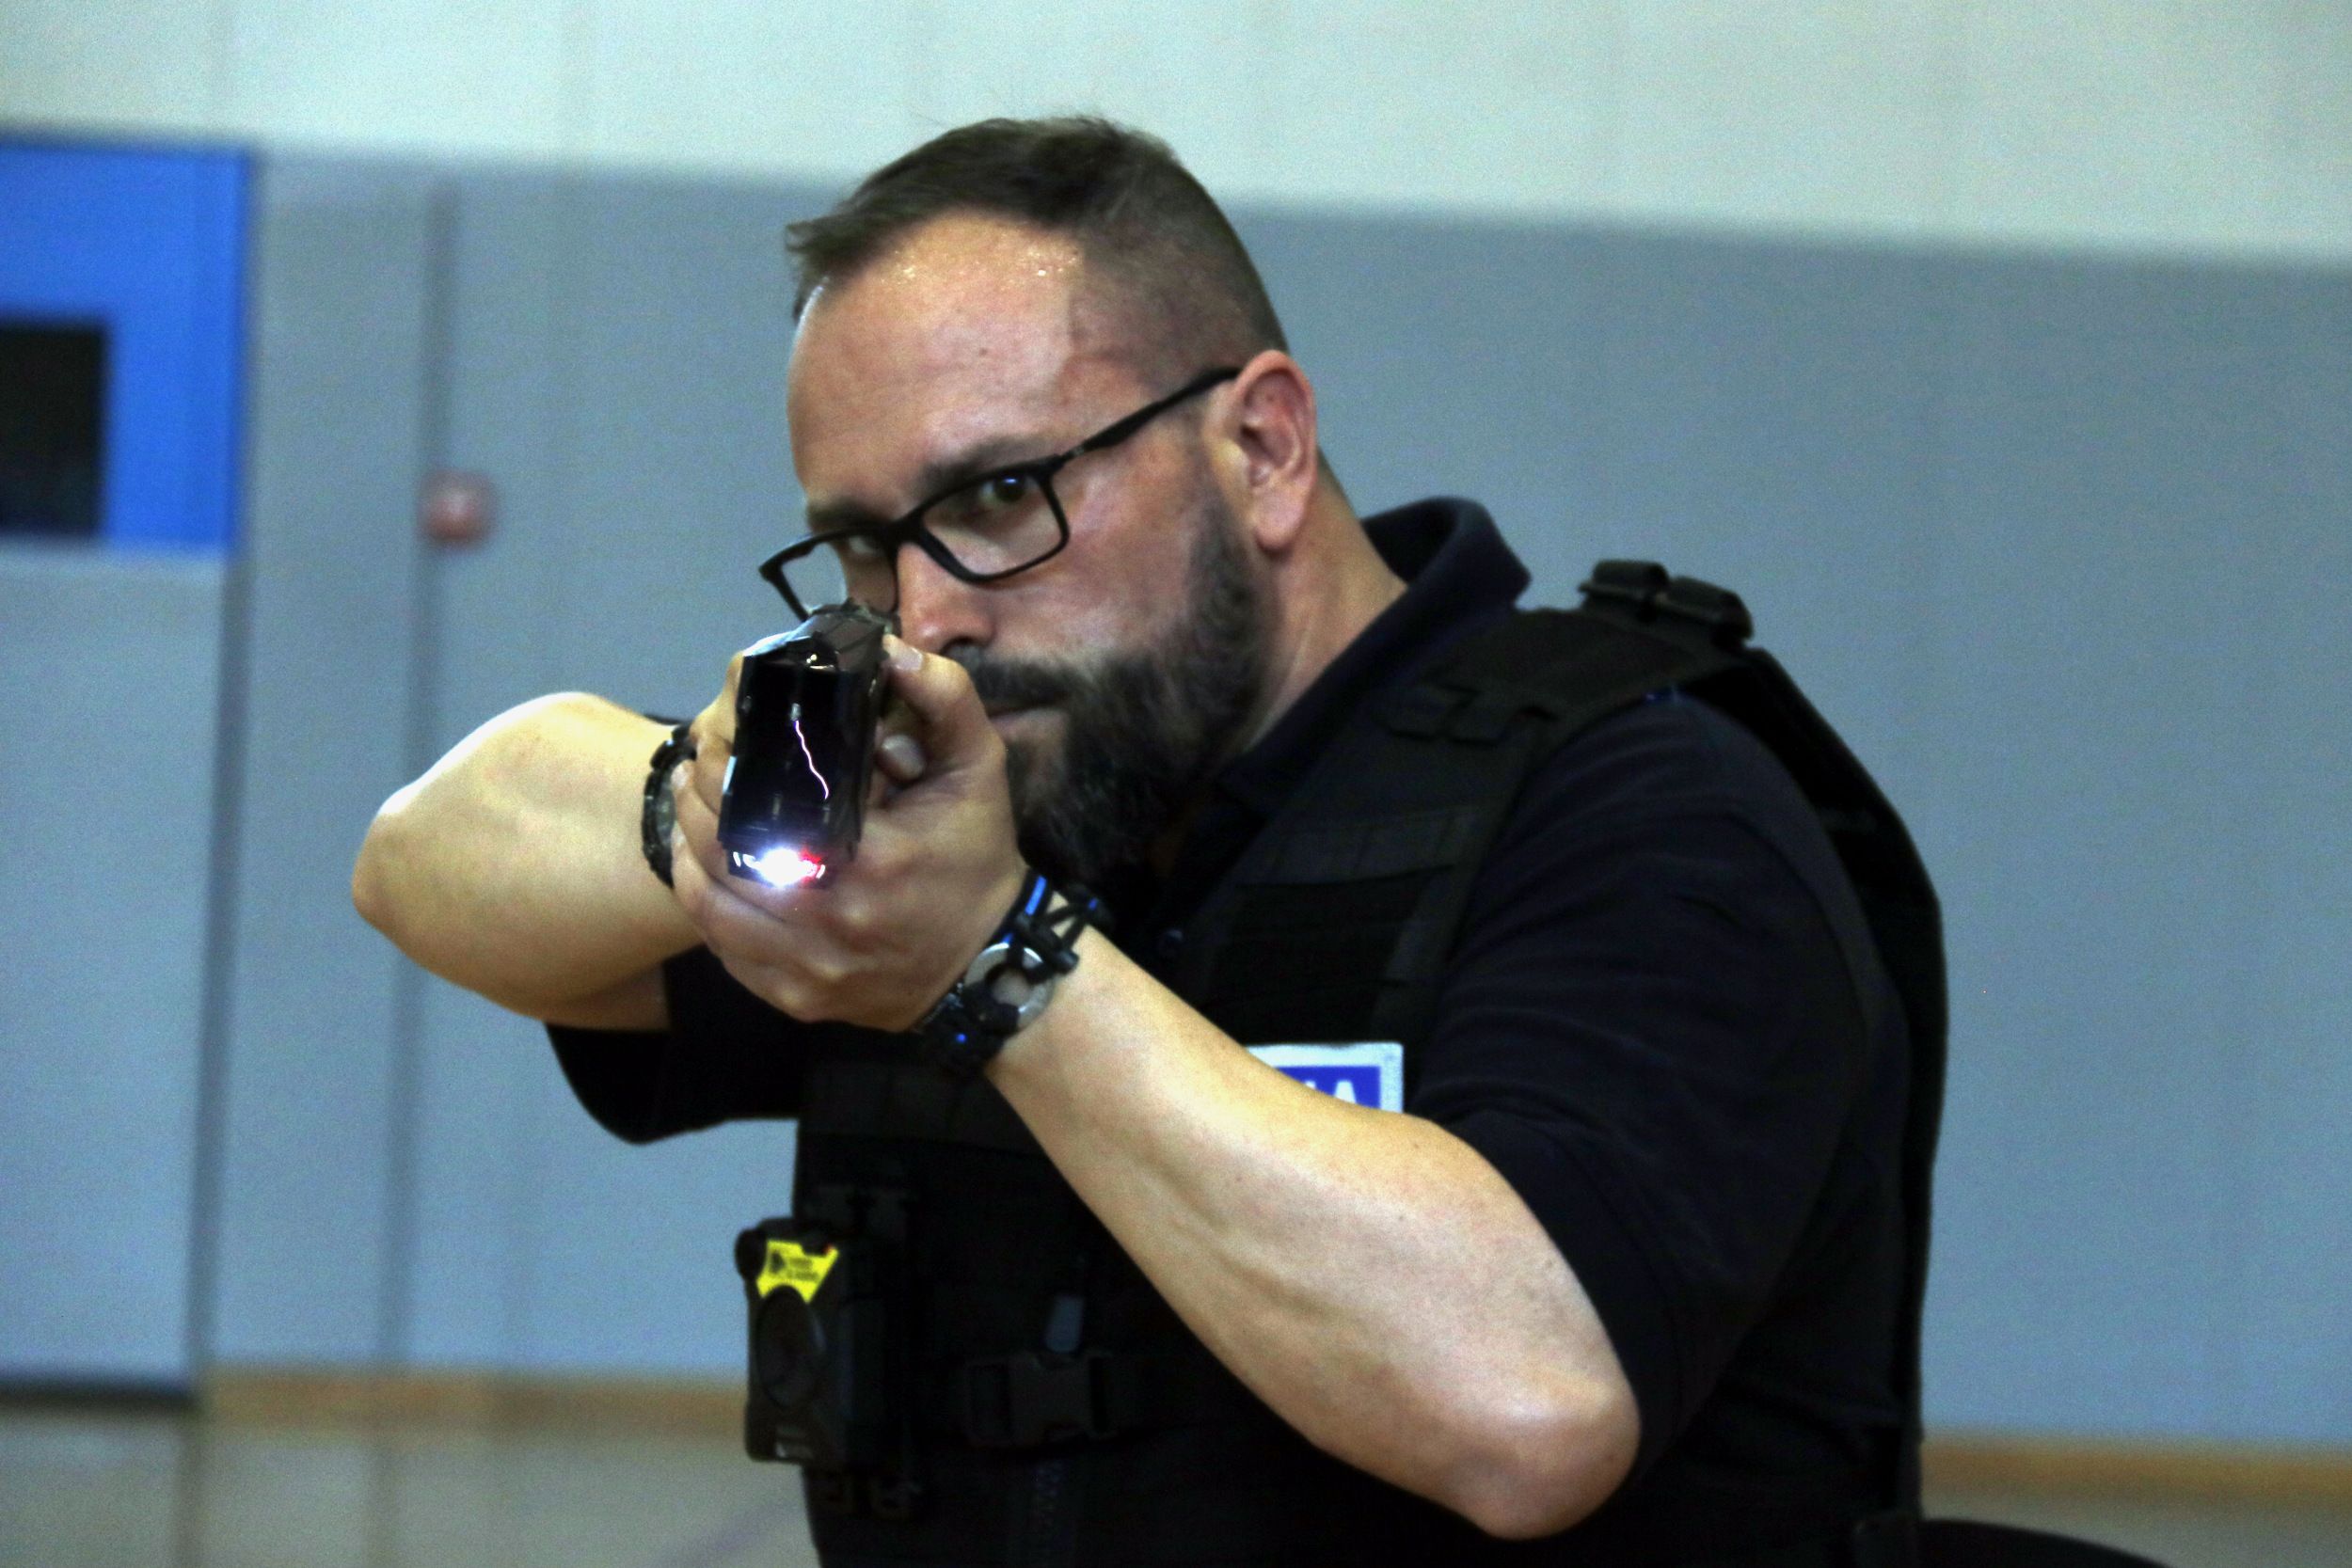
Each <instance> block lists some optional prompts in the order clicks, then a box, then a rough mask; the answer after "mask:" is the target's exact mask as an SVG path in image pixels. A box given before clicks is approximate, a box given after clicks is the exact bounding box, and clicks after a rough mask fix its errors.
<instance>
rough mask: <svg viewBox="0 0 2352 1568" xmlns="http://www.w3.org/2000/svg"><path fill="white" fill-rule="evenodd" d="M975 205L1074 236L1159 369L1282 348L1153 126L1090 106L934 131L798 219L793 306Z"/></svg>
mask: <svg viewBox="0 0 2352 1568" xmlns="http://www.w3.org/2000/svg"><path fill="white" fill-rule="evenodd" d="M951 213H977V214H987V215H993V216H997V217H1004V218H1009V219H1012V220H1014V221H1016V222H1019V223H1025V224H1027V225H1029V226H1031V227H1033V228H1037V229H1041V230H1046V231H1048V232H1051V233H1056V234H1064V235H1068V236H1069V237H1070V238H1072V239H1073V240H1075V241H1076V242H1077V243H1078V245H1079V248H1080V250H1081V252H1082V253H1083V254H1084V256H1085V258H1086V261H1087V263H1088V267H1089V271H1090V272H1095V273H1098V274H1099V275H1100V276H1101V277H1104V279H1105V280H1107V281H1108V282H1109V283H1110V284H1111V285H1112V287H1113V288H1114V289H1115V290H1116V291H1118V293H1119V295H1120V304H1121V305H1123V306H1124V307H1126V308H1127V309H1129V310H1130V311H1132V312H1134V313H1135V315H1136V318H1137V322H1136V325H1138V327H1139V328H1140V329H1141V331H1142V333H1143V334H1144V335H1145V339H1146V341H1144V342H1143V343H1142V344H1140V345H1138V346H1139V347H1140V348H1141V349H1142V351H1143V352H1144V353H1146V354H1147V355H1152V356H1155V357H1166V358H1168V359H1169V360H1172V361H1182V363H1171V364H1169V365H1167V366H1165V367H1163V370H1162V373H1164V374H1172V375H1182V374H1185V373H1188V372H1189V371H1191V370H1194V369H1198V368H1199V367H1200V366H1202V365H1207V364H1213V363H1232V364H1239V363H1241V362H1242V361H1244V360H1246V359H1248V357H1249V356H1251V355H1253V354H1256V353H1258V352H1260V351H1261V350H1263V349H1269V348H1274V349H1287V348H1288V347H1289V343H1288V341H1286V340H1285V339H1284V338H1283V336H1282V324H1281V323H1280V322H1279V320H1278V319H1276V317H1275V314H1274V304H1273V302H1272V301H1271V300H1269V299H1268V298H1267V297H1266V292H1265V284H1264V282H1263V280H1261V279H1260V277H1258V269H1257V267H1256V266H1255V265H1254V264H1253V263H1252V262H1251V261H1250V260H1249V252H1248V250H1246V249H1244V248H1243V246H1242V243H1241V239H1240V237H1239V236H1238V235H1236V234H1235V233H1234V232H1233V227H1232V224H1231V223H1228V222H1227V221H1226V218H1225V214H1224V213H1222V212H1221V211H1219V210H1218V208H1217V205H1216V201H1215V200H1213V199H1212V198H1210V196H1209V193H1208V192H1207V191H1206V190H1204V189H1202V188H1201V185H1200V181H1198V180H1195V179H1194V178H1193V177H1192V175H1191V174H1190V173H1189V172H1187V171H1186V169H1185V168H1184V165H1183V164H1181V163H1179V162H1177V160H1176V154H1175V153H1174V152H1172V151H1170V150H1168V144H1167V143H1166V142H1163V141H1161V140H1160V139H1159V138H1158V137H1156V136H1152V135H1145V134H1144V133H1143V132H1140V131H1136V130H1133V129H1131V128H1129V127H1127V126H1124V125H1119V124H1115V123H1113V122H1112V121H1110V120H1107V119H1096V118H1093V117H1091V116H1072V117H1067V118H1060V119H984V120H981V121H979V122H977V124H972V125H964V126H960V127H958V128H957V129H955V130H953V131H949V132H947V133H946V135H940V136H936V137H934V138H932V139H931V140H930V141H928V142H926V143H924V144H923V145H922V146H921V147H918V148H916V149H915V150H914V151H912V152H909V153H907V154H905V155H904V156H902V157H900V158H898V159H897V160H895V161H893V162H891V163H889V164H885V165H884V166H882V167H881V168H879V169H876V170H875V171H874V172H873V173H872V174H869V175H867V176H866V179H865V181H864V182H861V183H860V184H859V185H858V187H857V189H855V190H854V191H852V192H850V195H849V196H848V197H846V198H843V199H842V201H841V202H840V203H839V204H838V205H837V206H835V207H834V209H833V211H831V212H829V213H827V214H824V215H823V216H822V217H816V218H810V219H809V220H807V221H806V222H803V223H796V224H793V225H792V226H791V227H790V228H789V229H787V230H786V231H785V233H786V242H785V243H786V248H787V250H789V251H790V252H791V254H792V257H793V259H794V261H796V262H797V263H798V266H799V269H800V276H799V285H798V290H797V292H796V293H795V294H794V297H793V301H792V314H793V317H794V319H796V320H797V319H798V318H799V317H800V314H801V312H802V311H803V310H804V309H807V306H808V302H809V299H810V297H811V296H812V295H813V294H815V293H816V292H817V291H818V288H820V287H822V286H823V285H825V284H827V283H831V282H837V281H840V280H843V279H846V278H848V277H851V276H853V275H854V274H856V273H857V272H858V271H859V270H860V269H861V268H863V267H865V266H866V264H867V263H868V262H870V261H874V260H875V259H876V258H877V257H879V256H880V255H881V254H882V252H883V251H885V250H886V249H888V248H889V247H890V246H891V245H893V244H894V243H896V242H897V241H898V239H900V238H901V237H903V236H905V235H906V234H909V233H911V232H913V231H914V230H916V229H918V228H920V227H921V226H923V225H924V224H926V223H928V222H930V220H931V219H933V218H937V217H943V216H946V215H947V214H951Z"/></svg>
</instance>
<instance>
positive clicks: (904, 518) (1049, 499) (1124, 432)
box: [759, 365, 1242, 620]
mask: <svg viewBox="0 0 2352 1568" xmlns="http://www.w3.org/2000/svg"><path fill="white" fill-rule="evenodd" d="M1241 372H1242V367H1241V366H1239V365H1218V366H1216V367H1215V368H1213V369H1210V370H1205V371H1202V372H1200V374H1198V375H1196V376H1194V377H1193V378H1192V379H1191V380H1190V381H1187V382H1185V383H1184V385H1183V386H1182V387H1179V388H1176V390H1174V391H1172V392H1170V393H1168V395H1167V396H1166V397H1164V398H1157V399H1154V400H1153V401H1152V402H1150V403H1147V404H1144V405H1143V406H1142V407H1140V408H1138V409H1136V411H1135V412H1134V413H1132V414H1129V415H1128V416H1126V417H1125V418H1124V419H1120V420H1112V421H1111V422H1110V423H1109V424H1106V425H1104V427H1103V428H1102V429H1100V430H1098V431H1096V432H1095V433H1094V434H1093V435H1091V436H1088V437H1087V438H1086V439H1085V440H1083V441H1081V442H1079V443H1078V444H1077V445H1076V446H1074V447H1072V448H1071V449H1070V450H1069V451H1058V452H1056V453H1054V454H1053V455H1052V456H1051V457H1033V458H1031V459H1029V460H1028V461H1027V462H1025V463H1008V464H1005V465H1004V466H1003V467H996V468H991V469H989V470H988V471H987V472H986V473H980V474H975V475H973V476H972V477H971V478H969V479H962V480H958V481H957V482H956V483H953V484H950V485H948V486H947V487H946V489H944V490H941V491H939V492H938V493H937V494H935V495H932V496H930V497H928V498H927V499H923V500H921V501H919V502H917V503H916V504H915V505H914V507H912V508H910V509H909V510H908V511H906V512H904V513H902V514H901V515H898V516H897V517H895V518H893V519H891V520H890V521H889V522H886V523H877V524H873V525H870V526H868V525H864V524H860V525H855V526H852V527H850V528H834V529H827V530H825V531H823V532H821V533H811V534H806V535H803V537H801V538H799V539H795V540H793V541H792V543H790V544H789V545H787V546H785V547H784V548H782V549H780V550H778V551H777V552H776V553H775V554H773V555H771V556H770V557H769V558H768V559H767V560H765V561H763V562H760V563H759V575H760V577H761V578H764V579H765V580H766V581H767V583H768V586H769V587H771V588H773V589H774V590H775V591H776V592H777V593H779V594H783V595H784V602H785V603H786V604H787V605H789V606H791V608H792V612H793V613H794V614H795V615H798V616H800V617H801V618H802V619H803V620H806V619H807V618H808V615H809V607H808V606H806V605H804V604H803V603H801V596H800V595H799V594H795V593H794V592H793V591H792V585H791V583H790V582H789V581H788V580H787V578H786V577H785V574H784V569H785V567H786V566H787V565H789V564H790V563H791V562H795V561H799V560H801V559H802V558H803V557H804V556H810V555H814V554H816V553H817V551H818V548H819V547H820V546H824V545H826V544H829V543H831V542H833V541H834V540H838V539H847V538H851V537H857V536H863V537H865V538H867V539H871V540H873V541H874V543H875V545H876V546H878V547H880V548H881V549H882V551H883V552H884V553H885V554H886V555H887V556H888V557H889V559H890V561H891V562H892V567H891V570H892V572H893V574H894V575H895V574H896V572H897V570H898V566H897V562H898V552H899V551H900V550H902V549H904V548H905V547H906V546H908V545H909V544H914V545H917V546H921V547H922V551H923V553H924V554H925V555H927V556H930V558H931V559H932V560H933V561H935V562H938V563H939V566H940V569H941V570H943V571H945V572H946V573H947V574H948V575H949V576H950V577H953V578H957V579H958V580H959V581H962V582H969V583H974V584H981V585H985V584H988V583H992V582H1002V581H1004V580H1005V578H1009V577H1017V576H1019V575H1020V574H1021V573H1023V572H1026V571H1029V570H1032V569H1033V568H1035V567H1039V566H1042V565H1044V564H1045V562H1049V561H1051V560H1053V559H1054V557H1056V556H1057V555H1059V554H1061V552H1062V551H1063V550H1065V549H1067V548H1068V547H1069V546H1070V515H1069V514H1068V513H1067V512H1065V511H1063V510H1062V504H1061V497H1060V496H1059V495H1058V494H1057V493H1056V491H1055V489H1054V476H1055V475H1056V474H1057V473H1059V472H1061V471H1062V469H1064V468H1066V467H1069V466H1070V465H1071V464H1072V463H1073V462H1075V461H1077V460H1078V459H1079V458H1081V457H1084V456H1086V455H1087V454H1088V453H1089V452H1097V451H1105V450H1107V449H1108V448H1111V447H1115V446H1118V445H1119V444H1120V442H1122V441H1125V440H1127V439H1129V438H1130V437H1131V436H1134V435H1135V434H1136V432H1138V431H1140V430H1141V429H1142V428H1143V427H1144V426H1145V425H1148V424H1150V423H1151V422H1152V420H1156V419H1158V418H1159V417H1160V416H1161V415H1162V414H1165V413H1167V412H1168V410H1169V409H1171V408H1173V407H1175V406H1176V405H1177V404H1181V403H1184V402H1187V401H1188V400H1190V399H1193V398H1197V397H1199V396H1200V394H1201V393H1203V392H1205V391H1207V390H1209V389H1210V388H1213V387H1217V386H1221V385H1223V384H1224V383H1226V382H1228V381H1232V380H1233V379H1234V378H1236V377H1237V376H1239V375H1240V374H1241ZM1015 477H1021V478H1026V479H1033V480H1035V481H1036V482H1037V487H1038V489H1039V490H1041V491H1042V492H1043V493H1044V496H1045V505H1046V508H1047V510H1049V511H1050V512H1052V513H1053V515H1054V526H1055V527H1056V528H1057V530H1058V531H1059V534H1060V536H1059V537H1058V538H1057V539H1056V540H1055V542H1054V546H1053V548H1051V549H1049V550H1047V551H1046V552H1045V553H1044V554H1042V555H1040V556H1038V557H1037V558H1036V559H1034V560H1031V561H1025V562H1022V563H1021V564H1020V565H1018V566H1007V567H1005V568H1003V569H1002V570H1000V571H994V572H976V571H974V570H973V569H972V568H971V567H969V566H966V565H965V564H963V562H960V561H958V560H957V559H956V558H955V552H954V551H952V550H950V549H948V548H947V546H946V545H945V544H942V543H941V542H940V539H939V536H938V535H937V534H935V533H933V532H931V531H930V529H928V528H926V527H925V526H924V525H923V514H925V513H926V512H929V511H930V509H931V508H932V507H934V506H937V505H938V504H939V503H940V502H941V501H944V500H946V499H948V498H949V497H951V496H959V495H961V494H963V493H964V492H965V491H967V490H976V489H977V488H979V487H980V486H981V485H983V484H991V483H995V482H996V481H997V480H1000V479H1010V478H1015Z"/></svg>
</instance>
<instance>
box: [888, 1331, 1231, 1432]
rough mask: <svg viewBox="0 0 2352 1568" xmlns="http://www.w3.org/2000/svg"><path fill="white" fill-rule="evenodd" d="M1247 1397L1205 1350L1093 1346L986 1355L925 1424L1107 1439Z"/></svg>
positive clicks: (1182, 1422) (1201, 1415)
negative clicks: (1127, 1349) (1182, 1352)
mask: <svg viewBox="0 0 2352 1568" xmlns="http://www.w3.org/2000/svg"><path fill="white" fill-rule="evenodd" d="M1247 1411H1248V1395H1247V1394H1246V1393H1244V1392H1243V1390H1242V1389H1241V1387H1240V1386H1239V1385H1238V1384H1236V1383H1234V1382H1233V1381H1232V1377H1231V1375H1230V1374H1226V1373H1223V1372H1222V1370H1221V1369H1215V1368H1214V1366H1213V1364H1209V1363H1206V1361H1205V1358H1203V1357H1195V1356H1186V1355H1151V1354H1136V1353H1122V1352H1118V1351H1105V1350H1089V1351H1080V1352H1077V1353H1076V1354H1068V1355H1057V1354H1054V1353H1053V1352H1051V1351H1039V1350H1022V1351H1015V1352H1013V1353H1012V1354H1009V1355H985V1356H977V1357H975V1358H974V1359H972V1360H970V1361H967V1362H965V1363H964V1364H963V1365H962V1366H961V1367H960V1368H958V1369H957V1370H956V1371H955V1373H954V1375H953V1376H952V1377H951V1378H950V1379H949V1380H948V1381H947V1383H946V1386H945V1387H944V1388H943V1389H942V1390H941V1391H940V1392H939V1394H938V1396H937V1397H935V1398H934V1399H933V1400H932V1401H930V1408H929V1409H928V1411H927V1412H926V1415H927V1417H928V1419H927V1421H926V1424H927V1425H928V1426H930V1428H931V1429H932V1430H934V1431H945V1432H950V1433H957V1434H959V1435H961V1437H962V1438H963V1439H964V1440H965V1441H966V1442H969V1443H970V1444H972V1446H973V1447H975V1448H981V1449H1033V1448H1041V1447H1044V1446H1045V1445H1047V1444H1051V1443H1063V1442H1073V1441H1079V1440H1092V1441H1097V1442H1099V1441H1102V1440H1104V1439H1106V1438H1111V1437H1117V1436H1120V1435H1122V1434H1124V1433H1134V1432H1142V1431H1146V1430H1150V1429H1153V1428H1160V1427H1172V1426H1192V1425H1199V1424H1202V1423H1205V1422H1210V1421H1217V1420H1229V1419H1233V1418H1238V1417H1241V1416H1243V1415H1245V1414H1246V1413H1247Z"/></svg>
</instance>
